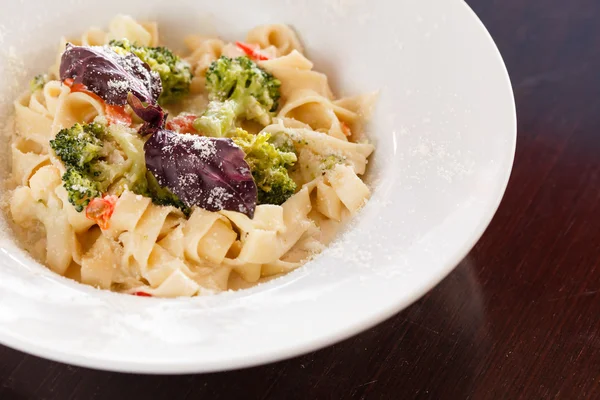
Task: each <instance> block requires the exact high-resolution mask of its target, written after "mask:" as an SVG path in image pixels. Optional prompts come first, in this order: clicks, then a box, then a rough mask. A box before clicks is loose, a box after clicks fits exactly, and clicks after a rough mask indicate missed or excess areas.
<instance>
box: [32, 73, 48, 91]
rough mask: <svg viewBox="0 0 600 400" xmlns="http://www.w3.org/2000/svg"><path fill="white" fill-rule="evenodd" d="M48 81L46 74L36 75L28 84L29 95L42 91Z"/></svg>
mask: <svg viewBox="0 0 600 400" xmlns="http://www.w3.org/2000/svg"><path fill="white" fill-rule="evenodd" d="M48 80H49V78H48V75H46V74H39V75H36V77H35V78H33V79H32V80H31V82H29V88H30V89H31V93H34V92H36V91H38V90H42V89H43V88H44V86H45V85H46V83H48Z"/></svg>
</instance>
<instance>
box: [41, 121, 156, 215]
mask: <svg viewBox="0 0 600 400" xmlns="http://www.w3.org/2000/svg"><path fill="white" fill-rule="evenodd" d="M99 121H102V120H101V119H97V120H96V122H93V123H91V124H85V125H82V124H75V125H73V126H72V127H71V128H68V129H62V130H61V131H60V132H58V134H57V135H56V138H55V139H54V140H50V147H52V149H53V150H54V153H55V154H56V156H57V157H58V158H60V159H61V161H62V162H63V163H64V165H65V167H66V169H67V172H66V173H65V174H64V176H63V183H64V186H65V189H67V193H68V195H69V201H70V202H71V203H72V204H73V205H74V206H75V208H76V209H77V210H78V211H82V210H83V208H84V207H85V206H87V204H88V203H89V202H90V201H91V200H92V199H93V198H95V197H101V196H102V195H104V194H105V193H109V192H110V193H111V194H117V195H120V194H121V193H122V192H123V191H124V190H125V189H126V188H129V190H132V191H133V192H135V193H138V194H142V193H145V191H146V190H147V186H148V185H147V183H146V163H145V159H144V151H143V146H144V143H143V141H142V139H141V138H139V137H136V136H135V135H133V134H131V133H129V132H127V131H126V129H127V128H125V127H122V126H120V125H111V126H110V127H108V126H107V125H106V124H105V123H104V122H103V121H102V122H99ZM117 149H119V150H121V151H122V152H123V153H124V155H125V156H126V159H124V158H123V157H122V155H120V154H121V153H119V152H118V151H116V150H117Z"/></svg>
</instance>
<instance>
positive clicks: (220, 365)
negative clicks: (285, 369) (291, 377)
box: [2, 1, 517, 374]
mask: <svg viewBox="0 0 600 400" xmlns="http://www.w3.org/2000/svg"><path fill="white" fill-rule="evenodd" d="M460 3H462V5H463V7H464V8H465V11H466V12H468V13H471V14H472V16H473V18H475V20H476V21H477V22H478V23H479V24H480V25H481V27H482V29H483V30H484V31H485V33H486V35H487V37H488V40H489V42H490V45H492V46H493V47H494V48H495V50H496V56H497V58H498V61H499V62H500V63H501V65H502V66H503V71H504V77H503V78H504V79H505V81H506V83H507V85H506V87H507V88H508V90H509V92H508V93H507V95H508V97H509V98H510V99H511V102H512V104H511V108H512V119H513V121H512V125H513V134H512V136H511V138H510V139H511V143H510V144H511V149H512V151H511V154H510V157H511V161H510V168H508V169H507V171H506V173H505V177H504V180H503V182H502V184H501V188H502V190H501V192H500V194H499V196H498V198H497V199H495V202H494V204H490V207H489V212H488V214H487V215H486V217H485V218H484V219H482V220H481V222H480V224H479V226H478V228H477V229H476V231H475V232H474V233H473V234H472V236H471V237H470V238H468V239H467V240H465V242H464V244H463V246H462V247H461V248H460V249H457V250H456V252H455V254H454V256H453V257H452V258H451V259H450V260H449V261H448V262H447V263H446V264H445V266H444V269H443V271H442V273H440V274H438V275H436V276H433V277H432V278H431V279H429V280H428V281H427V282H426V283H425V284H424V285H423V286H422V287H421V288H420V289H419V290H416V291H415V292H414V293H412V295H411V296H410V297H409V298H408V300H407V301H406V302H404V303H403V304H401V305H394V306H391V307H388V308H387V309H383V310H380V311H379V312H378V313H376V314H373V315H372V316H370V318H367V319H365V320H363V321H361V322H360V323H357V324H353V325H349V326H344V327H343V329H340V331H338V332H332V333H330V334H329V335H324V336H323V337H321V338H320V339H319V340H315V341H312V342H310V343H307V344H304V345H301V346H296V347H295V348H293V349H286V350H285V351H277V352H271V353H268V354H264V355H263V356H261V357H257V358H253V359H251V360H250V359H243V358H240V359H237V360H221V361H219V362H215V363H205V364H203V365H201V366H200V365H197V364H195V363H181V362H177V363H173V364H160V365H155V364H147V363H143V362H135V361H124V362H123V361H121V362H119V363H118V364H114V361H112V360H107V359H101V358H88V357H83V356H78V355H73V354H70V353H64V352H60V351H56V350H54V349H49V348H46V347H42V346H37V345H32V344H31V343H25V342H22V341H20V340H19V339H17V338H15V337H10V338H8V337H5V338H2V344H3V345H5V346H8V347H10V348H13V349H15V350H19V351H22V352H24V353H27V354H31V355H34V356H37V357H42V358H45V359H49V360H52V361H56V362H61V363H66V364H70V365H74V366H79V367H84V368H92V369H98V370H105V371H114V372H126V373H145V374H187V373H209V372H219V371H228V370H236V369H243V368H249V367H254V366H258V365H263V364H267V363H271V362H276V361H281V360H284V359H289V358H293V357H297V356H301V355H303V354H307V353H310V352H312V351H316V350H319V349H322V348H324V347H327V346H329V345H332V344H334V343H337V342H340V341H343V340H346V339H348V338H350V337H353V336H355V335H357V334H359V333H360V332H363V331H364V330H366V329H369V328H371V327H373V326H375V325H377V324H379V323H381V322H383V321H385V320H387V319H389V318H390V317H392V316H394V315H395V314H397V313H398V312H400V311H402V310H403V309H405V308H407V307H408V306H410V305H412V304H413V303H414V302H415V301H417V300H418V299H419V298H421V297H422V296H423V295H425V294H426V293H427V292H429V291H430V290H431V289H433V288H434V287H435V286H436V285H437V284H438V283H440V282H441V281H442V280H443V279H444V278H446V277H447V276H448V275H449V274H450V273H451V272H452V271H453V270H454V269H455V268H456V266H457V265H458V264H459V263H460V261H461V260H462V259H463V258H464V257H465V256H466V255H467V254H468V253H469V252H470V250H471V249H472V248H473V246H474V245H475V244H476V243H477V241H478V240H479V239H480V238H481V236H482V235H483V233H484V232H485V230H486V229H487V227H488V225H489V224H490V222H491V221H492V218H493V217H494V215H495V214H496V212H497V210H498V207H499V206H500V203H501V201H502V198H503V197H504V193H505V191H506V188H507V186H508V182H509V178H510V175H511V171H512V165H513V163H514V155H515V150H516V139H517V118H516V105H515V101H514V93H513V90H512V84H511V81H510V76H509V74H508V70H507V68H506V65H505V63H504V61H503V59H502V56H501V54H500V51H499V49H498V47H497V45H496V43H495V42H494V40H493V38H492V36H491V35H490V33H489V31H488V30H487V28H486V27H485V25H484V24H483V22H482V21H481V20H480V19H479V17H478V16H477V14H476V13H475V12H474V11H473V10H472V9H471V8H470V7H469V6H468V5H467V4H466V3H465V2H463V1H460Z"/></svg>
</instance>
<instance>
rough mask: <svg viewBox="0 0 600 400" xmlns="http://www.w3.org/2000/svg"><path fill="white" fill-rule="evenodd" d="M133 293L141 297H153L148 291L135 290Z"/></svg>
mask: <svg viewBox="0 0 600 400" xmlns="http://www.w3.org/2000/svg"><path fill="white" fill-rule="evenodd" d="M133 295H134V296H140V297H152V295H151V294H150V293H146V292H135V293H134V294H133Z"/></svg>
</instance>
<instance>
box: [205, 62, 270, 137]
mask: <svg viewBox="0 0 600 400" xmlns="http://www.w3.org/2000/svg"><path fill="white" fill-rule="evenodd" d="M280 86H281V82H279V81H278V80H277V79H276V78H275V77H274V76H273V75H271V74H270V73H268V72H267V71H265V70H263V69H261V68H260V67H259V66H258V65H257V64H256V63H255V62H254V61H252V60H250V59H249V58H248V57H237V58H234V59H232V58H229V57H225V56H222V57H221V58H219V59H218V60H216V61H214V62H213V63H212V64H211V65H210V67H209V68H208V71H207V72H206V90H207V92H208V97H209V100H210V103H209V106H208V108H207V110H206V111H205V113H204V114H203V115H202V116H201V117H200V118H198V119H197V120H196V121H195V122H194V128H196V130H197V131H199V132H202V133H204V134H206V135H208V136H216V137H223V136H225V135H227V133H228V131H229V130H230V129H231V128H232V127H233V124H234V122H235V120H236V119H237V118H244V119H247V120H254V121H257V122H259V123H261V124H263V125H268V124H269V123H270V122H271V117H272V113H273V112H275V111H276V110H277V107H278V106H279V103H278V102H279V97H280V91H279V88H280Z"/></svg>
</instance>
